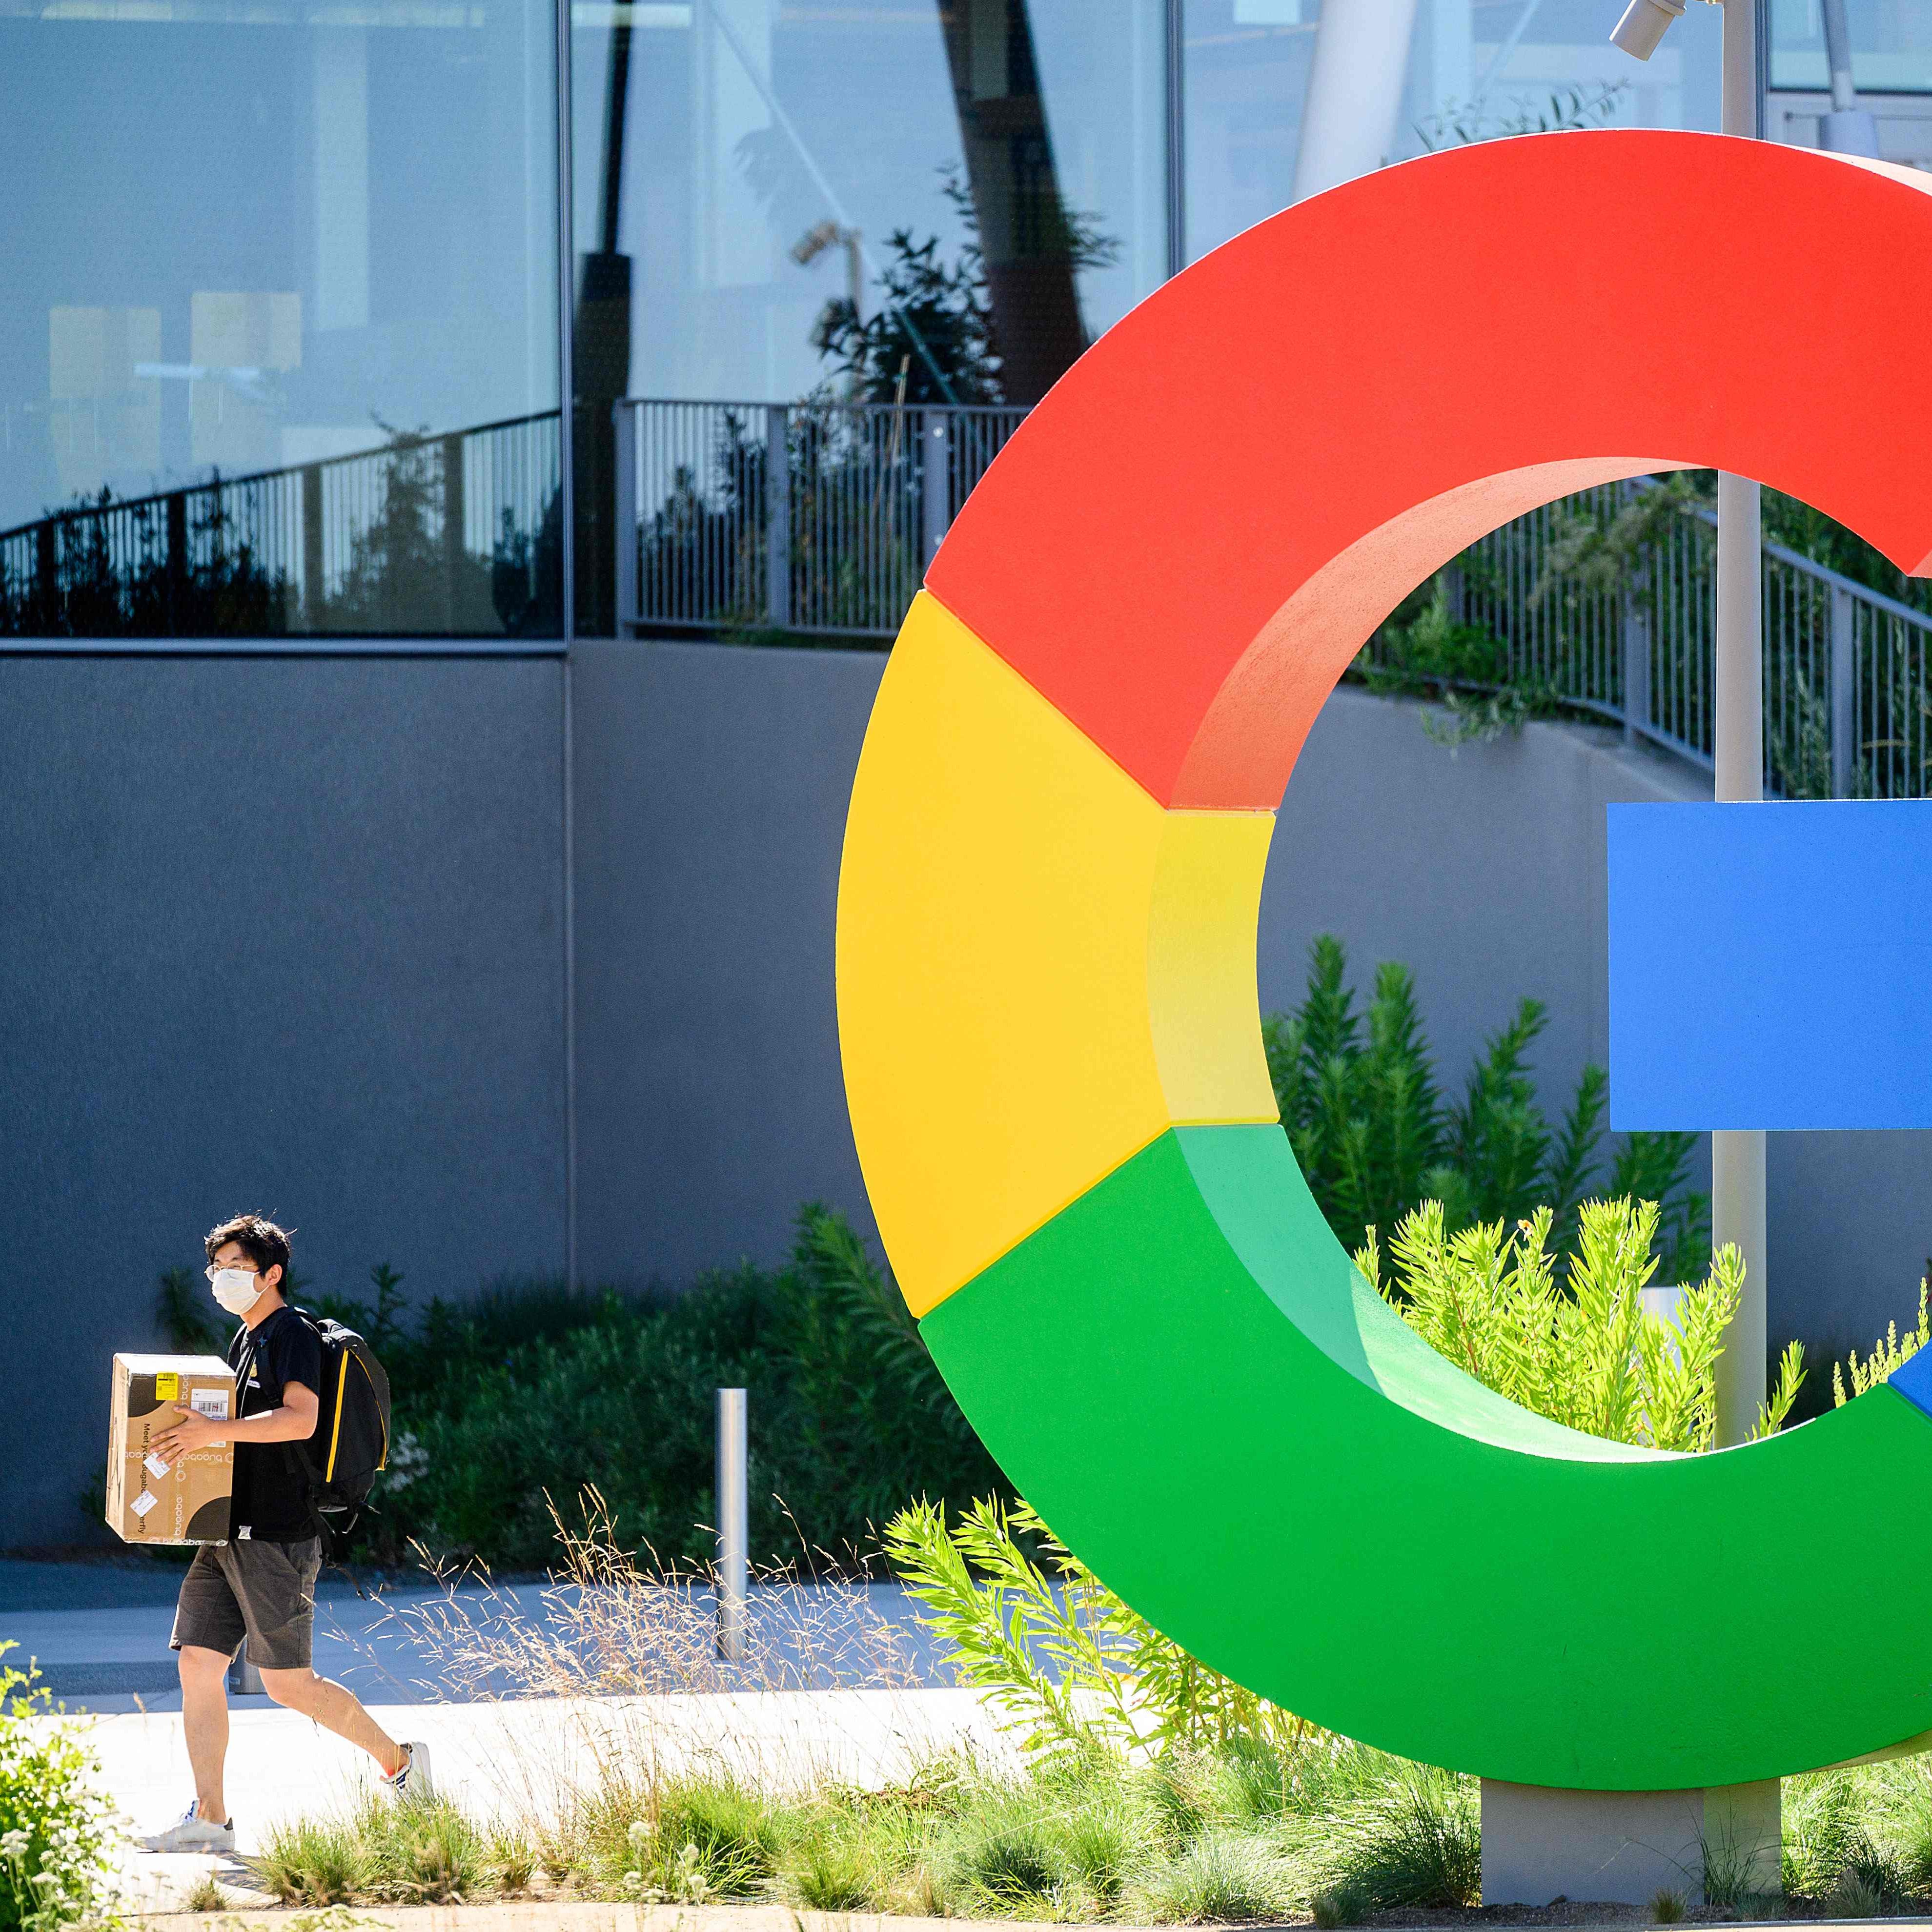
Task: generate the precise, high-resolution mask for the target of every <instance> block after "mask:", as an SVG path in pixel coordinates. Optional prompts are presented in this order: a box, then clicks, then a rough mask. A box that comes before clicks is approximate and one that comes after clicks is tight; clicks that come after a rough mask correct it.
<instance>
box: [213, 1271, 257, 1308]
mask: <svg viewBox="0 0 1932 1932" xmlns="http://www.w3.org/2000/svg"><path fill="white" fill-rule="evenodd" d="M211 1286H212V1287H213V1289H214V1298H215V1300H216V1301H218V1302H220V1304H221V1305H222V1307H223V1308H225V1309H226V1310H227V1311H228V1312H229V1314H231V1315H246V1314H247V1313H248V1311H249V1310H250V1309H251V1308H253V1307H254V1305H255V1304H256V1303H257V1302H258V1301H260V1300H261V1298H262V1284H261V1281H260V1278H259V1277H257V1276H255V1275H253V1274H250V1273H249V1272H248V1270H247V1269H246V1268H223V1269H222V1270H220V1272H219V1273H218V1274H217V1275H216V1276H215V1277H214V1282H213V1283H212V1284H211Z"/></svg>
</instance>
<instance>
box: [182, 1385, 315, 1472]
mask: <svg viewBox="0 0 1932 1932" xmlns="http://www.w3.org/2000/svg"><path fill="white" fill-rule="evenodd" d="M169 1407H170V1408H171V1409H173V1411H174V1412H175V1414H176V1415H178V1416H179V1417H180V1418H181V1420H180V1421H178V1422H171V1423H169V1424H168V1426H167V1427H166V1428H165V1429H164V1430H162V1431H161V1433H160V1434H159V1435H158V1436H155V1437H154V1439H153V1440H152V1442H150V1443H149V1445H148V1447H149V1448H151V1449H152V1450H153V1451H154V1453H155V1454H157V1456H159V1457H160V1459H161V1460H162V1461H163V1462H164V1463H172V1461H173V1460H175V1457H177V1456H185V1455H186V1454H188V1452H189V1451H190V1450H193V1449H205V1448H208V1447H209V1446H210V1445H212V1444H214V1443H218V1442H307V1441H308V1439H309V1438H310V1437H311V1436H313V1435H314V1433H315V1429H316V1423H317V1420H318V1418H320V1415H321V1412H322V1404H321V1402H320V1400H319V1399H318V1398H317V1395H316V1392H315V1391H314V1389H312V1388H309V1387H308V1385H306V1384H305V1383H302V1382H284V1383H283V1385H282V1406H281V1408H280V1409H270V1410H269V1411H268V1412H267V1413H266V1415H251V1416H249V1417H248V1418H246V1419H245V1420H243V1421H231V1422H217V1421H215V1420H214V1418H212V1417H210V1416H205V1415H197V1414H196V1412H194V1411H193V1409H184V1408H183V1407H182V1406H181V1404H180V1403H178V1402H177V1403H169Z"/></svg>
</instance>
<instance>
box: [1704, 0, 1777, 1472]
mask: <svg viewBox="0 0 1932 1932" xmlns="http://www.w3.org/2000/svg"><path fill="white" fill-rule="evenodd" d="M1758 113H1759V102H1758V77H1757V0H1724V132H1725V133H1727V134H1738V135H1742V136H1747V137H1751V136H1756V135H1757V132H1758ZM1763 573H1764V534H1763V505H1762V500H1761V496H1760V491H1759V489H1758V486H1757V484H1756V483H1754V482H1753V481H1751V479H1750V478H1748V477H1743V476H1730V475H1721V476H1719V478H1718V609H1717V626H1716V628H1717V717H1716V721H1715V745H1714V749H1715V753H1716V761H1717V786H1716V795H1717V797H1718V801H1719V802H1721V803H1725V804H1732V803H1736V804H1756V803H1758V802H1760V801H1762V799H1763V797H1764V574H1763ZM1764 1229H1765V1223H1764V1136H1763V1133H1761V1132H1758V1131H1756V1130H1745V1131H1742V1132H1735V1133H1726V1132H1720V1133H1713V1134H1712V1136H1711V1232H1712V1236H1713V1238H1715V1241H1716V1242H1717V1243H1718V1245H1719V1246H1720V1247H1722V1246H1723V1245H1724V1244H1725V1243H1726V1242H1727V1241H1729V1242H1734V1243H1736V1245H1737V1247H1738V1249H1739V1251H1740V1252H1741V1253H1742V1255H1743V1256H1744V1260H1745V1285H1744V1299H1743V1301H1742V1303H1741V1304H1739V1309H1738V1313H1737V1315H1736V1319H1734V1321H1733V1323H1732V1325H1731V1331H1730V1336H1729V1337H1728V1338H1727V1343H1726V1346H1725V1349H1724V1354H1723V1355H1721V1357H1720V1358H1718V1442H1719V1443H1720V1445H1726V1446H1728V1445H1731V1444H1733V1443H1737V1442H1742V1441H1743V1440H1744V1439H1745V1437H1746V1436H1748V1435H1749V1433H1751V1426H1752V1424H1754V1422H1755V1421H1757V1412H1758V1407H1759V1405H1760V1403H1763V1400H1764V1398H1765V1394H1766V1386H1765V1375H1766V1362H1765V1337H1766V1322H1765V1259H1766V1257H1765V1232H1764Z"/></svg>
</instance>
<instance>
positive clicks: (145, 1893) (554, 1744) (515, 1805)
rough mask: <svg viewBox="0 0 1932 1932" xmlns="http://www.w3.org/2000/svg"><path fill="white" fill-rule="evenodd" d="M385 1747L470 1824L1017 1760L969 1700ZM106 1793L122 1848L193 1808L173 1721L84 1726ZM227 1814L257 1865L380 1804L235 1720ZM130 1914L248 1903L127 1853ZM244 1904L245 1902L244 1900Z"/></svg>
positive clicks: (585, 1714) (286, 1728)
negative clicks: (189, 1903) (635, 1777)
mask: <svg viewBox="0 0 1932 1932" xmlns="http://www.w3.org/2000/svg"><path fill="white" fill-rule="evenodd" d="M371 1708H372V1709H373V1710H374V1713H375V1715H376V1718H377V1721H378V1722H379V1723H380V1724H383V1727H385V1728H386V1730H389V1732H390V1733H392V1735H394V1736H399V1737H406V1738H408V1739H411V1740H421V1741H422V1742H425V1743H427V1744H428V1747H429V1749H430V1753H431V1761H432V1763H433V1764H434V1770H435V1775H436V1780H437V1784H438V1786H439V1787H440V1789H441V1790H443V1791H444V1792H446V1793H448V1795H449V1796H450V1797H451V1798H452V1799H454V1800H455V1802H457V1803H458V1804H459V1805H461V1806H462V1808H463V1809H464V1810H465V1811H467V1812H469V1813H470V1814H472V1815H473V1816H475V1817H478V1818H479V1819H483V1820H504V1821H506V1822H507V1821H513V1820H525V1821H530V1822H538V1821H541V1820H545V1819H547V1818H551V1817H555V1816H556V1814H557V1813H558V1811H559V1808H561V1807H562V1805H565V1803H566V1802H568V1796H569V1794H570V1793H571V1790H572V1789H573V1787H589V1786H594V1785H595V1784H596V1783H598V1781H599V1780H600V1778H601V1775H603V1773H604V1770H605V1769H606V1768H607V1767H610V1766H613V1764H621V1765H623V1766H628V1767H629V1768H630V1769H631V1771H632V1772H634V1773H636V1772H648V1771H649V1769H652V1768H656V1769H662V1770H665V1771H675V1770H677V1769H682V1768H685V1767H688V1766H694V1765H697V1764H706V1765H710V1766H716V1767H718V1769H729V1770H730V1771H733V1772H736V1773H737V1774H738V1775H740V1776H742V1777H744V1778H746V1779H747V1780H756V1781H757V1782H759V1783H760V1784H763V1785H765V1786H766V1787H768V1788H769V1787H779V1788H784V1787H791V1788H796V1787H799V1786H802V1785H805V1784H811V1783H813V1782H815V1781H818V1780H820V1779H832V1780H836V1781H838V1782H840V1783H841V1784H854V1785H860V1786H864V1787H878V1786H880V1785H883V1784H892V1783H897V1782H900V1781H903V1780H904V1779H905V1778H907V1777H908V1776H909V1775H910V1773H911V1772H912V1771H913V1769H914V1768H915V1767H916V1766H917V1765H918V1764H919V1763H921V1762H922V1761H923V1760H927V1759H929V1758H931V1757H932V1756H934V1755H935V1754H937V1753H938V1752H941V1751H956V1750H962V1749H963V1750H967V1751H971V1752H972V1753H973V1754H974V1756H975V1757H977V1759H979V1760H980V1761H981V1762H983V1763H986V1764H989V1766H990V1765H1012V1764H1013V1763H1016V1761H1017V1760H1016V1757H1015V1754H1014V1749H1013V1743H1012V1741H1011V1740H1010V1739H1009V1738H1008V1737H1007V1736H1006V1734H1005V1733H1003V1732H1002V1730H1001V1728H1000V1726H999V1724H998V1721H997V1720H996V1719H995V1717H994V1715H993V1714H992V1712H990V1711H989V1710H988V1709H987V1708H986V1706H985V1705H984V1704H983V1703H982V1702H981V1700H980V1697H978V1695H977V1694H976V1693H974V1692H973V1691H960V1690H906V1691H766V1692H740V1693H736V1694H714V1695H709V1696H700V1697H685V1696H667V1697H627V1698H599V1699H594V1700H591V1699H578V1700H564V1699H547V1698H523V1699H517V1700H512V1701H508V1702H504V1703H473V1704H421V1703H419V1704H412V1705H396V1706H372V1707H371ZM82 1722H83V1725H84V1727H85V1729H86V1733H87V1738H88V1742H89V1745H90V1746H91V1747H92V1749H93V1751H94V1752H95V1754H96V1757H97V1758H98V1761H99V1763H100V1766H101V1782H102V1786H103V1788H104V1790H106V1791H107V1793H109V1795H110V1796H111V1797H112V1799H113V1802H114V1803H115V1807H116V1808H117V1809H118V1811H120V1812H121V1814H122V1815H123V1816H124V1817H125V1819H126V1820H127V1825H128V1828H129V1829H130V1831H131V1832H134V1833H137V1834H139V1833H145V1832H153V1831H155V1830H157V1829H160V1827H161V1826H163V1825H165V1824H167V1823H170V1822H171V1821H172V1820H173V1819H174V1818H175V1817H178V1815H179V1814H180V1812H181V1809H182V1808H183V1806H184V1805H185V1804H186V1803H187V1800H188V1799H189V1798H190V1796H192V1795H193V1785H192V1783H191V1781H190V1777H189V1773H188V1766H187V1752H186V1750H185V1748H184V1745H183V1742H182V1739H181V1719H180V1718H179V1717H178V1716H176V1715H166V1714H159V1713H142V1712H133V1713H130V1714H127V1715H113V1716H105V1717H97V1718H89V1719H84V1720H83V1721H82ZM226 1783H227V1798H228V1803H229V1810H230V1811H231V1812H232V1813H233V1816H234V1818H235V1821H236V1841H237V1849H238V1851H239V1852H241V1853H242V1855H244V1856H245V1855H248V1853H251V1852H256V1851H259V1850H260V1849H261V1848H262V1846H263V1844H264V1843H265V1842H266V1839H267V1838H268V1836H269V1834H270V1833H271V1832H273V1830H274V1829H275V1827H276V1826H278V1825H281V1824H285V1823H290V1822H292V1821H293V1820H297V1819H299V1818H302V1817H314V1816H317V1815H323V1814H330V1813H338V1812H341V1811H344V1810H347V1809H350V1808H353V1807H354V1806H356V1805H358V1804H359V1803H361V1802H365V1800H366V1799H368V1798H370V1797H371V1796H380V1790H379V1787H378V1784H377V1777H376V1774H375V1771H374V1766H372V1765H371V1763H370V1762H369V1760H368V1759H366V1758H365V1757H362V1754H360V1753H359V1752H357V1751H354V1750H353V1749H352V1748H350V1746H349V1745H345V1744H344V1743H343V1742H341V1740H340V1739H336V1738H333V1737H331V1736H329V1735H328V1734H327V1733H326V1732H323V1731H320V1730H317V1728H316V1727H314V1725H313V1724H311V1723H309V1721H308V1720H307V1719H306V1718H301V1717H299V1716H297V1715H296V1714H295V1713H294V1712H289V1711H283V1710H278V1709H273V1708H271V1709H266V1710H263V1709H248V1710H243V1709H237V1710H236V1712H234V1714H233V1717H232V1718H231V1720H230V1732H229V1754H228V1769H227V1780H226ZM124 1870H125V1873H126V1882H127V1897H128V1900H129V1902H130V1904H132V1905H133V1906H136V1908H138V1909H143V1910H150V1911H151V1910H159V1909H169V1908H172V1906H175V1905H176V1904H178V1901H179V1900H181V1899H182V1898H184V1897H186V1895H187V1893H188V1892H189V1891H190V1890H191V1889H192V1888H193V1886H194V1885H195V1884H196V1882H198V1881H199V1879H201V1878H202V1876H205V1875H206V1874H208V1873H214V1874H215V1875H216V1876H217V1877H218V1878H220V1879H221V1880H222V1881H223V1882H224V1883H226V1884H228V1885H230V1886H232V1887H235V1888H237V1889H245V1888H247V1886H248V1883H249V1880H248V1873H247V1872H246V1870H245V1868H243V1867H239V1866H237V1865H233V1864H230V1863H229V1862H228V1861H220V1860H216V1859H213V1858H187V1857H165V1858H162V1857H155V1856H154V1855H148V1854H138V1853H130V1855H129V1856H128V1858H127V1860H126V1861H125V1865H124ZM247 1902H249V1903H253V1902H254V1900H252V1899H250V1900H248V1901H247Z"/></svg>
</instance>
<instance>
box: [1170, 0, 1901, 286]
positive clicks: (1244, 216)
mask: <svg viewBox="0 0 1932 1932" xmlns="http://www.w3.org/2000/svg"><path fill="white" fill-rule="evenodd" d="M1926 3H1927V5H1932V0H1926ZM1778 4H1780V5H1784V4H1786V0H1778ZM1796 4H1800V5H1802V4H1803V0H1796ZM1854 4H1856V0H1854ZM1321 12H1322V8H1321V5H1320V0H1185V6H1184V14H1183V19H1184V23H1185V30H1186V31H1185V35H1184V41H1185V51H1186V62H1187V110H1186V128H1187V248H1188V254H1189V257H1190V260H1191V259H1193V258H1195V257H1199V256H1200V255H1202V254H1205V253H1206V252H1207V251H1208V250H1209V249H1210V248H1217V247H1219V246H1220V244H1221V243H1222V242H1225V241H1226V240H1228V239H1229V238H1230V237H1231V236H1235V235H1238V234H1239V233H1241V230H1242V229H1244V228H1248V227H1251V226H1253V224H1254V223H1256V222H1257V221H1260V220H1265V218H1266V217H1268V216H1269V215H1271V214H1277V213H1278V212H1279V211H1280V210H1281V209H1282V208H1286V206H1288V205H1289V202H1291V201H1292V200H1293V199H1294V198H1295V179H1296V169H1297V163H1298V159H1299V158H1300V157H1301V142H1302V114H1303V108H1304V104H1305V103H1306V101H1307V96H1308V89H1309V86H1310V78H1311V69H1312V68H1313V56H1314V51H1315V43H1316V34H1317V33H1318V31H1319V28H1320V22H1321ZM1611 19H1614V12H1613V13H1612V15H1611ZM1609 28H1610V21H1609V20H1606V18H1605V14H1604V5H1603V4H1601V0H1416V5H1415V26H1414V29H1413V31H1412V34H1411V35H1410V37H1409V42H1408V44H1407V45H1406V46H1402V47H1396V48H1391V51H1390V59H1391V68H1392V73H1391V76H1390V77H1389V86H1390V90H1391V94H1392V95H1393V97H1394V112H1393V113H1392V114H1391V117H1390V121H1389V126H1388V138H1387V145H1386V149H1385V154H1384V158H1385V160H1390V161H1397V160H1407V159H1409V158H1410V157H1412V156H1414V155H1416V154H1422V153H1424V152H1427V151H1430V150H1431V149H1434V148H1446V147H1454V146H1457V145H1462V144H1463V143H1466V142H1471V141H1483V140H1493V139H1496V138H1497V137H1498V136H1502V135H1505V134H1513V133H1529V132H1532V131H1535V130H1538V129H1539V128H1545V127H1691V128H1709V129H1715V127H1717V125H1718V102H1719V94H1718V75H1719V62H1720V54H1721V29H1722V22H1721V9H1719V8H1717V7H1692V8H1691V10H1690V11H1689V13H1688V14H1687V15H1686V16H1685V18H1684V19H1683V20H1681V21H1679V23H1677V25H1676V26H1675V27H1673V28H1672V30H1671V32H1670V35H1669V36H1668V37H1667V39H1666V40H1665V41H1664V45H1663V46H1661V48H1659V49H1658V52H1657V53H1656V54H1655V55H1654V56H1653V57H1652V58H1651V59H1650V60H1649V62H1646V63H1643V64H1641V65H1640V64H1639V63H1638V62H1634V61H1633V60H1631V58H1629V57H1628V55H1625V54H1623V53H1621V52H1619V51H1618V50H1617V49H1616V48H1614V47H1613V46H1611V45H1610V40H1609ZM1313 172H1314V173H1315V174H1316V175H1317V176H1318V177H1319V175H1320V174H1321V173H1322V170H1320V169H1316V170H1313ZM1426 279H1427V265H1426V264H1418V286H1419V287H1421V286H1424V285H1426Z"/></svg>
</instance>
